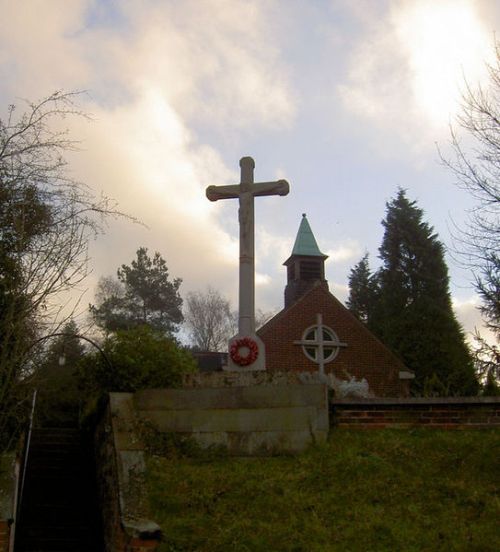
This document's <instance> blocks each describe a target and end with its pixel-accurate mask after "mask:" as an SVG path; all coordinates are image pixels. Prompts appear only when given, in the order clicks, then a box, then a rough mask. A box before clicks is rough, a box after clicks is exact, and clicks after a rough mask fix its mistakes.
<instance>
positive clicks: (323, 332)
mask: <svg viewBox="0 0 500 552" xmlns="http://www.w3.org/2000/svg"><path fill="white" fill-rule="evenodd" d="M300 344H301V345H302V350H303V351H304V354H305V355H306V357H307V358H309V359H311V360H312V361H313V362H316V363H320V362H321V360H323V362H331V361H332V360H333V359H334V358H335V357H336V356H337V355H338V353H339V349H340V347H342V346H345V344H344V343H340V341H339V338H338V336H337V334H336V333H335V332H334V331H333V330H332V329H331V328H328V327H327V326H322V325H321V326H311V327H310V328H307V330H306V331H305V332H304V334H303V336H302V340H301V342H300ZM321 354H323V359H321V358H320V355H321Z"/></svg>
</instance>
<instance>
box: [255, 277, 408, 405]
mask: <svg viewBox="0 0 500 552" xmlns="http://www.w3.org/2000/svg"><path fill="white" fill-rule="evenodd" d="M318 313H319V314H321V315H322V316H323V324H324V325H326V326H328V327H330V328H331V329H332V330H333V331H334V332H335V333H336V334H337V336H338V338H339V340H340V341H341V342H345V343H347V347H345V348H341V349H340V351H339V353H338V355H337V357H336V358H335V359H334V360H333V361H332V362H330V363H327V364H326V365H325V372H326V373H333V374H334V375H335V377H337V378H340V379H343V380H349V379H350V378H351V377H355V378H356V379H357V380H361V379H362V378H365V379H366V380H367V381H368V384H369V387H370V391H371V392H372V393H373V394H374V395H375V396H378V397H400V396H408V395H409V383H408V381H401V380H400V379H399V372H400V370H404V369H405V367H404V365H403V364H402V362H400V361H399V359H397V357H396V356H395V355H394V354H393V353H392V352H391V351H390V350H389V349H388V348H387V347H385V346H384V345H383V344H382V343H381V342H380V341H379V340H378V339H377V338H376V337H375V336H374V335H373V334H372V333H371V332H370V331H369V330H368V329H367V328H366V327H365V326H364V325H363V324H362V323H361V322H359V320H357V319H356V318H355V317H354V316H353V315H352V314H351V313H350V312H349V311H348V310H347V309H346V308H345V307H344V306H343V305H342V304H341V303H340V302H339V301H338V300H337V299H336V298H335V297H334V296H333V295H332V294H331V293H330V292H329V291H327V290H326V289H325V288H324V287H323V286H321V285H318V286H316V287H315V288H313V289H312V290H311V291H310V292H308V293H307V294H305V295H304V296H303V297H302V298H301V299H299V300H298V301H297V302H296V303H295V304H293V305H292V306H291V307H289V308H288V309H285V310H283V311H281V313H279V314H278V315H276V316H275V317H274V318H273V319H271V320H270V321H269V322H268V323H267V324H265V325H264V326H263V328H261V329H260V330H259V331H258V332H257V333H258V334H259V336H260V338H261V339H262V340H263V341H264V343H265V346H266V367H267V369H268V370H270V371H297V372H317V371H318V365H317V364H316V363H314V362H313V361H312V360H310V359H308V358H307V357H306V356H305V354H304V353H303V351H302V347H301V346H300V345H296V344H294V341H298V340H301V339H302V336H303V333H304V331H305V330H306V329H307V328H308V327H310V326H313V325H315V324H316V316H317V314H318Z"/></svg>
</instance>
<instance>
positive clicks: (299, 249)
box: [292, 213, 328, 259]
mask: <svg viewBox="0 0 500 552" xmlns="http://www.w3.org/2000/svg"><path fill="white" fill-rule="evenodd" d="M292 255H305V256H308V257H322V258H323V259H326V258H327V257H328V255H324V254H323V253H321V251H320V250H319V247H318V244H317V243H316V239H315V238H314V234H313V233H312V230H311V227H310V226H309V222H308V221H307V218H306V214H305V213H302V220H301V221H300V226H299V231H298V232H297V237H296V238H295V244H294V246H293V251H292Z"/></svg>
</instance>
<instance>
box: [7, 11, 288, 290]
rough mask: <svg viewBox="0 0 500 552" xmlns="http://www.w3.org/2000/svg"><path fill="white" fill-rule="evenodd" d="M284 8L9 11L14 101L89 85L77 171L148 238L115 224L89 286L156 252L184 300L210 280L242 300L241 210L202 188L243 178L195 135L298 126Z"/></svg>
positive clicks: (75, 126) (102, 241) (96, 246)
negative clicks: (142, 251)
mask: <svg viewBox="0 0 500 552" xmlns="http://www.w3.org/2000/svg"><path fill="white" fill-rule="evenodd" d="M274 8H275V5H274V3H270V2H263V1H257V2H252V3H248V2H244V1H239V0H231V1H229V0H207V1H204V2H197V1H190V0H186V1H183V2H163V1H161V2H160V1H152V0H145V1H144V2H140V3H139V2H130V1H124V2H120V3H112V4H109V5H107V6H106V7H104V6H103V5H102V4H100V3H96V2H94V1H92V0H75V1H74V2H71V3H68V2H65V1H63V0H53V1H51V2H45V1H42V0H39V1H37V0H32V1H31V0H30V1H26V0H24V1H23V0H19V1H18V2H6V3H3V4H2V18H1V21H0V52H1V53H0V77H1V79H0V95H1V96H2V98H3V99H6V101H4V102H3V103H9V102H11V101H13V99H14V98H15V97H16V96H22V97H27V98H30V99H36V98H39V97H43V96H44V95H47V94H49V93H50V92H52V91H53V90H54V89H61V88H63V89H75V88H78V89H88V90H89V94H88V99H83V98H82V101H83V102H84V104H85V106H84V107H85V108H86V109H87V110H88V111H89V112H90V113H91V114H92V115H93V117H94V119H95V121H94V122H93V123H92V124H86V123H84V122H83V121H80V122H78V121H71V122H69V123H68V124H71V127H72V131H73V132H72V134H73V135H74V136H75V137H76V138H78V139H81V140H82V151H81V152H79V153H78V154H75V155H73V154H71V155H70V156H69V159H70V168H71V171H72V175H73V176H74V177H75V178H77V179H80V180H82V181H84V182H86V183H88V184H89V185H90V186H91V187H92V188H93V189H94V190H95V191H96V192H97V193H98V194H99V193H104V194H105V195H107V196H111V197H113V198H115V199H116V200H117V201H118V203H119V207H120V209H121V210H123V211H126V212H128V213H130V214H132V215H133V216H136V217H137V218H139V219H140V220H141V221H143V222H144V223H145V224H146V225H147V226H148V228H149V229H148V230H146V229H145V228H142V227H138V226H136V225H132V224H130V223H126V222H124V221H117V222H113V223H111V224H110V227H109V231H108V233H107V234H106V235H105V236H102V237H100V238H99V240H98V241H96V242H95V243H93V244H92V246H91V253H92V255H93V258H94V265H95V266H96V267H98V268H97V269H96V271H95V273H94V275H93V277H91V278H90V280H89V283H90V285H92V284H93V283H94V282H95V281H96V280H97V277H98V276H99V275H101V274H114V273H115V272H116V268H117V267H118V266H119V265H120V264H122V263H127V264H128V263H130V261H131V260H132V259H133V258H134V255H135V251H136V249H137V248H138V247H139V246H141V245H145V246H147V247H149V248H150V250H152V251H153V250H158V251H160V253H162V255H163V256H164V257H165V258H166V259H167V264H168V266H169V269H170V272H171V274H172V275H173V276H180V277H182V278H183V279H184V283H183V286H182V288H183V289H182V291H183V293H185V292H187V291H189V290H193V289H204V288H205V287H206V286H207V285H209V284H210V285H212V286H213V287H216V288H218V289H223V290H224V292H227V294H228V295H230V296H233V297H235V296H236V290H237V282H238V277H237V263H238V243H237V240H238V233H237V230H236V232H233V230H234V229H235V227H237V216H236V210H235V209H234V206H233V205H231V206H229V205H222V204H223V203H230V202H218V203H216V204H212V203H210V202H209V201H208V200H207V199H206V197H205V188H206V186H208V185H210V184H219V185H223V184H229V183H234V182H237V181H238V175H237V173H236V171H235V170H233V169H232V168H231V169H229V168H227V166H226V164H225V162H224V160H223V158H222V156H221V154H220V152H219V151H218V150H217V149H216V148H215V147H214V146H213V145H211V144H209V143H207V142H205V141H204V139H203V136H202V135H201V134H200V133H199V132H198V130H197V129H199V128H203V126H204V125H207V126H209V127H210V129H211V132H218V133H220V134H224V135H227V136H231V137H232V138H231V139H233V140H236V138H235V137H236V136H238V135H239V134H240V133H241V132H246V133H249V134H252V133H255V132H256V131H257V130H258V129H262V128H270V127H272V128H280V127H281V128H287V127H289V125H290V124H292V122H293V119H294V116H295V112H296V105H295V102H296V99H295V98H294V96H293V94H292V92H291V85H290V82H289V77H288V72H287V67H286V65H285V64H284V63H283V61H282V56H281V51H280V48H279V46H278V40H277V38H276V36H277V35H276V33H274V32H273V18H271V17H269V12H268V11H269V10H270V9H274ZM42 21H43V24H41V22H42ZM13 60H14V61H13ZM194 122H196V124H194ZM229 209H231V221H234V223H233V222H230V223H228V222H227V217H226V216H225V214H226V213H227V212H229ZM264 255H266V254H265V253H264ZM261 272H262V277H260V279H259V282H260V283H261V284H262V285H264V286H266V285H267V283H268V281H269V276H267V275H266V274H267V271H266V270H265V269H264V270H261Z"/></svg>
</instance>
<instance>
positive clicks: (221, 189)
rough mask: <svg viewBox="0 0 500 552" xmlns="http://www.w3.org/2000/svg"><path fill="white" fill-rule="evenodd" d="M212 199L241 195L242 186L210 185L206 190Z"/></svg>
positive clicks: (231, 197)
mask: <svg viewBox="0 0 500 552" xmlns="http://www.w3.org/2000/svg"><path fill="white" fill-rule="evenodd" d="M205 193H206V194H207V198H208V199H209V200H210V201H217V200H218V199H233V198H236V197H239V196H240V186H239V185H234V184H233V185H230V186H209V187H208V188H207V190H206V192H205Z"/></svg>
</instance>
